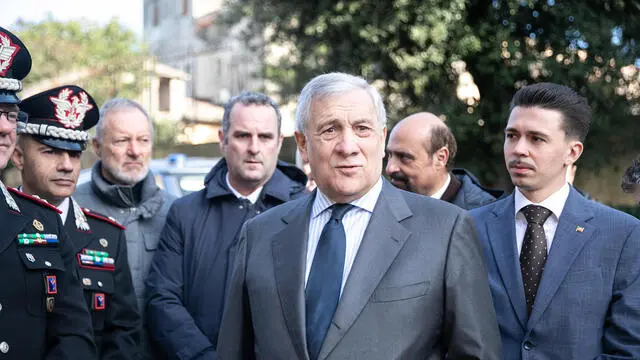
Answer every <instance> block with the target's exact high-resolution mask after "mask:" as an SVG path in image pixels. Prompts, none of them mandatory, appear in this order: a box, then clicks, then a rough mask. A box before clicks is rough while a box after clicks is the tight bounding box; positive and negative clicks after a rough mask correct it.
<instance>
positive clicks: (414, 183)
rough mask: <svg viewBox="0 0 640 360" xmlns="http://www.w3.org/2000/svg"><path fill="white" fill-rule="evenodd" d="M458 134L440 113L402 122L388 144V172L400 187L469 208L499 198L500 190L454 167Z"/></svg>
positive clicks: (392, 133) (420, 115)
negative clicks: (481, 182)
mask: <svg viewBox="0 0 640 360" xmlns="http://www.w3.org/2000/svg"><path fill="white" fill-rule="evenodd" d="M456 151H457V144H456V138H455V137H454V136H453V133H451V130H450V129H449V127H448V126H447V125H446V124H445V123H444V122H443V121H442V120H441V119H440V118H439V117H437V116H436V115H434V114H431V113H425V112H422V113H417V114H413V115H410V116H408V117H407V118H405V119H403V120H401V121H400V122H398V123H397V124H396V125H395V126H394V128H393V130H392V131H391V135H389V143H388V144H387V155H388V161H387V168H386V172H387V175H388V176H389V178H390V180H391V183H392V184H393V185H395V186H396V187H398V188H400V189H403V190H407V191H411V192H414V193H417V194H422V195H426V196H431V197H432V198H435V199H441V200H444V201H447V202H450V203H452V204H454V205H457V206H459V207H461V208H463V209H465V210H470V209H474V208H477V207H480V206H483V205H486V204H489V203H491V202H493V201H495V199H496V198H498V197H500V196H501V195H502V191H500V190H490V189H486V188H484V187H483V186H482V185H480V182H479V181H478V180H477V179H476V178H475V176H473V175H472V174H471V173H470V172H468V171H467V170H465V169H452V167H453V162H454V159H455V156H456Z"/></svg>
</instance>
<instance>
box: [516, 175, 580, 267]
mask: <svg viewBox="0 0 640 360" xmlns="http://www.w3.org/2000/svg"><path fill="white" fill-rule="evenodd" d="M570 190H571V188H570V187H569V184H566V183H565V184H564V186H563V187H561V188H560V190H558V191H556V192H554V193H553V194H551V195H550V196H549V197H548V198H546V199H544V200H543V201H542V202H540V203H537V204H536V203H533V202H531V201H530V200H529V199H527V198H526V197H525V196H524V195H523V194H522V193H521V192H520V190H519V189H518V188H517V187H516V189H515V191H514V200H515V210H516V214H515V215H516V241H517V244H518V254H520V252H521V251H522V242H523V241H524V233H525V231H526V230H527V219H526V218H525V217H524V214H523V213H522V212H521V211H520V210H521V209H522V208H523V207H525V206H527V205H530V204H534V205H540V206H544V207H545V208H547V209H549V210H551V215H549V217H548V218H547V220H546V221H545V222H544V225H543V226H542V227H543V228H544V235H545V237H546V238H547V254H548V253H549V251H550V250H551V244H552V243H553V237H554V235H555V233H556V228H557V227H558V219H560V214H562V210H563V209H564V204H565V203H566V202H567V198H568V197H569V191H570Z"/></svg>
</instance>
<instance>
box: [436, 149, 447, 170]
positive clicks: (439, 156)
mask: <svg viewBox="0 0 640 360" xmlns="http://www.w3.org/2000/svg"><path fill="white" fill-rule="evenodd" d="M434 159H435V160H436V164H437V165H438V167H442V168H446V167H447V162H448V161H449V149H448V148H447V147H446V146H443V147H441V148H440V149H438V151H436V153H435V154H434Z"/></svg>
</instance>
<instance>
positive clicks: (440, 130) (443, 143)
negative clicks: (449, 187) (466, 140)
mask: <svg viewBox="0 0 640 360" xmlns="http://www.w3.org/2000/svg"><path fill="white" fill-rule="evenodd" d="M443 147H446V148H447V149H448V150H449V159H448V160H447V169H448V170H451V169H452V168H453V163H454V161H455V157H456V152H457V151H458V144H457V143H456V138H455V136H453V133H452V132H451V129H449V127H448V126H447V125H444V124H443V125H435V126H432V127H431V134H430V139H429V142H428V144H426V148H427V153H428V154H429V155H433V154H435V153H436V151H438V150H440V149H441V148H443Z"/></svg>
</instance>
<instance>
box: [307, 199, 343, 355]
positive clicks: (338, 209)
mask: <svg viewBox="0 0 640 360" xmlns="http://www.w3.org/2000/svg"><path fill="white" fill-rule="evenodd" d="M331 208H332V211H331V218H330V219H329V221H328V222H327V223H326V224H325V225H324V228H323V229H322V234H320V240H319V241H318V247H317V248H316V253H315V255H314V256H313V263H312V264H311V271H310V272H309V279H308V280H307V289H306V304H305V306H306V319H307V350H308V351H309V357H310V358H311V360H316V359H317V358H318V355H319V353H320V347H322V343H323V342H324V338H325V336H326V335H327V331H328V330H329V325H330V324H331V319H332V318H333V314H334V313H335V312H336V308H337V307H338V301H339V300H340V289H341V287H342V272H343V270H344V257H345V247H346V242H347V239H346V235H345V233H344V226H342V218H343V217H344V214H346V213H347V211H349V210H351V209H352V208H353V205H350V204H334V205H333V206H331Z"/></svg>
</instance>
